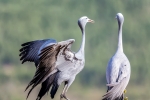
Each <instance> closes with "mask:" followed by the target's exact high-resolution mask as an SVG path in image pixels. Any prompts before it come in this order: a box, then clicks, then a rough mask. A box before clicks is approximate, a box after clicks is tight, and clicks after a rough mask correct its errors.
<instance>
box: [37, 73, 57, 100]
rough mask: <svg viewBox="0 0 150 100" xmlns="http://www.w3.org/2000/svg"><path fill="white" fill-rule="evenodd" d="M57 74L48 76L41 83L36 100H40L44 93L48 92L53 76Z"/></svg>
mask: <svg viewBox="0 0 150 100" xmlns="http://www.w3.org/2000/svg"><path fill="white" fill-rule="evenodd" d="M56 74H57V72H56V73H54V74H52V75H51V76H49V77H48V78H47V79H46V80H45V81H44V82H43V83H42V87H41V90H40V92H39V94H38V97H37V99H36V100H41V98H42V97H43V96H44V95H45V94H46V92H48V91H49V89H50V87H51V85H52V83H53V82H54V79H55V76H56Z"/></svg>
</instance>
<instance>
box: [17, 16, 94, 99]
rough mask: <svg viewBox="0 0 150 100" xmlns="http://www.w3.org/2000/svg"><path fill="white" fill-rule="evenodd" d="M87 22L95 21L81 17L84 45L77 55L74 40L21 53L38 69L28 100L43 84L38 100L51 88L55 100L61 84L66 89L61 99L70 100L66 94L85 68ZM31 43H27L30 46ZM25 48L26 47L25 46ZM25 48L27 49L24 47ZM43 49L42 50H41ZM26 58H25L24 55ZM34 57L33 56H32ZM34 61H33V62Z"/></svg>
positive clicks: (79, 22) (39, 46) (38, 46)
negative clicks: (73, 46) (35, 89)
mask: <svg viewBox="0 0 150 100" xmlns="http://www.w3.org/2000/svg"><path fill="white" fill-rule="evenodd" d="M87 22H93V20H90V19H89V18H88V17H86V16H84V17H81V18H80V19H79V20H78V24H79V27H80V28H81V31H82V44H81V47H80V49H79V51H78V52H77V53H74V52H72V51H71V45H72V44H73V42H74V41H75V40H74V39H69V40H66V41H61V42H55V41H53V42H50V44H46V45H41V44H38V43H37V42H36V43H37V45H32V47H33V48H35V50H33V49H32V48H31V49H30V45H29V47H27V48H28V49H24V50H22V49H21V50H20V51H21V54H20V55H21V56H22V57H21V58H22V59H21V60H23V62H24V61H33V62H35V63H36V62H37V63H36V65H37V69H36V72H35V75H34V77H33V79H32V80H31V81H30V83H29V84H28V86H27V88H26V90H27V89H28V88H29V87H31V89H30V90H29V93H28V95H27V98H28V96H29V94H30V93H31V91H32V90H33V89H34V88H35V87H36V86H37V85H38V84H41V83H42V87H41V90H40V92H39V94H38V97H37V100H40V99H41V98H42V97H43V96H44V95H45V93H46V92H48V91H49V89H50V87H51V92H50V94H51V98H52V99H53V98H54V96H55V94H56V92H57V89H58V87H59V86H60V85H61V83H63V82H64V83H65V87H64V89H63V92H62V94H61V95H60V99H62V98H65V99H66V100H69V99H68V98H67V97H66V95H65V93H66V92H67V90H68V88H69V87H70V85H71V84H72V83H73V81H74V79H75V77H76V75H77V74H78V73H79V72H80V71H81V70H82V69H83V67H84V63H85V60H84V46H85V25H86V23H87ZM28 44H30V42H29V43H27V46H28ZM23 46H24V45H23ZM34 46H35V47H34ZM36 46H37V47H36ZM23 48H26V46H25V47H23ZM41 48H42V49H41ZM30 50H33V51H35V52H36V54H38V55H36V54H35V53H34V54H35V55H36V56H31V57H28V56H30V55H28V54H30V52H31V51H30ZM24 51H27V53H22V52H24ZM23 54H24V55H25V56H24V55H23ZM31 55H32V54H31ZM32 59H33V60H32Z"/></svg>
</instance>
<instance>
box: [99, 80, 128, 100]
mask: <svg viewBox="0 0 150 100" xmlns="http://www.w3.org/2000/svg"><path fill="white" fill-rule="evenodd" d="M127 79H128V78H126V77H125V78H124V79H123V80H122V81H121V82H120V83H118V84H108V85H107V86H110V87H112V88H111V89H110V90H109V91H108V92H107V93H106V94H105V95H104V96H103V98H102V100H123V92H124V90H125V88H126V86H127V84H128V80H127Z"/></svg>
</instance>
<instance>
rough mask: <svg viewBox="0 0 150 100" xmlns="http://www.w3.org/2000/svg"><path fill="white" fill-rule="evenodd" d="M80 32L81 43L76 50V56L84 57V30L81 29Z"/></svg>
mask: <svg viewBox="0 0 150 100" xmlns="http://www.w3.org/2000/svg"><path fill="white" fill-rule="evenodd" d="M81 32H82V43H81V46H80V49H79V50H78V52H77V54H79V55H82V57H84V48H85V28H81Z"/></svg>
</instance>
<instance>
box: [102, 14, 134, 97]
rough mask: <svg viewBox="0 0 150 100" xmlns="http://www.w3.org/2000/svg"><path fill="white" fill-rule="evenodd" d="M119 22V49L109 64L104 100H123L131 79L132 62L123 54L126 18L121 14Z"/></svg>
mask: <svg viewBox="0 0 150 100" xmlns="http://www.w3.org/2000/svg"><path fill="white" fill-rule="evenodd" d="M116 19H117V21H118V26H119V30H118V48H117V51H116V53H115V54H114V56H113V57H112V58H111V59H110V61H109V62H108V66H107V70H106V79H107V86H108V90H107V93H106V94H105V95H104V96H103V99H102V100H123V99H124V94H123V93H124V91H125V89H126V87H127V85H128V82H129V79H130V73H131V71H130V70H131V68H130V62H129V60H128V58H127V57H126V55H125V54H124V52H123V46H122V26H123V22H124V17H123V15H122V14H121V13H118V14H117V15H116Z"/></svg>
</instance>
